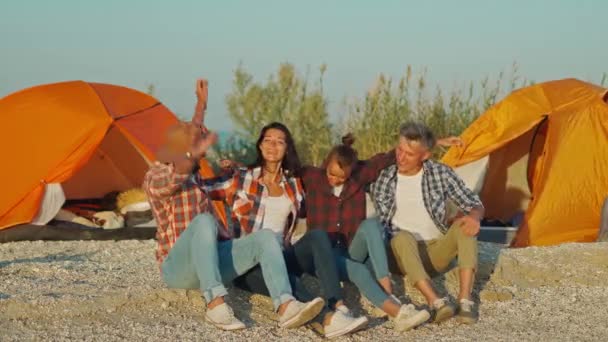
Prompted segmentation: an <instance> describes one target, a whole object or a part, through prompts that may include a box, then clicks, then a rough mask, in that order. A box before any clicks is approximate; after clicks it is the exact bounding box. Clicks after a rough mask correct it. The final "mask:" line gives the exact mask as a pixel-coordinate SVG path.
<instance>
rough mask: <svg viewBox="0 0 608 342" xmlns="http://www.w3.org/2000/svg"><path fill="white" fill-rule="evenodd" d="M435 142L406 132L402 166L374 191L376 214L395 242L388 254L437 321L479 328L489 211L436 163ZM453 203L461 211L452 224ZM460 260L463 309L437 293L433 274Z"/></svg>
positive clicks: (399, 158)
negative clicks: (478, 284)
mask: <svg viewBox="0 0 608 342" xmlns="http://www.w3.org/2000/svg"><path fill="white" fill-rule="evenodd" d="M435 143H436V140H435V136H434V134H433V132H432V131H431V130H430V129H429V128H428V127H427V126H425V125H424V124H421V123H416V122H408V123H406V124H404V125H402V126H401V129H400V134H399V141H398V143H397V148H396V165H392V166H389V167H388V168H386V169H384V170H383V171H382V172H381V173H380V175H379V177H378V179H377V181H376V182H375V183H374V184H372V186H371V194H372V198H373V199H374V203H375V206H376V211H377V212H378V215H379V217H380V219H381V220H382V222H383V224H384V226H385V228H386V230H387V233H388V236H389V238H390V248H389V251H388V254H389V256H390V257H391V258H393V259H394V261H395V262H396V264H397V266H398V268H399V271H400V272H401V273H402V274H407V276H408V280H409V281H410V282H411V283H412V284H413V285H414V286H415V287H416V288H417V289H418V290H419V291H420V292H421V293H422V294H423V295H424V297H425V298H426V300H427V302H428V304H429V307H430V308H431V309H432V311H433V321H435V322H441V321H444V320H446V319H449V318H451V317H452V316H454V315H455V314H456V310H457V311H458V315H457V319H458V320H459V321H460V322H462V323H469V324H471V323H474V322H476V320H477V317H476V314H475V313H474V310H473V306H474V303H473V302H472V301H471V292H472V287H473V280H474V276H475V270H476V268H477V238H476V236H477V234H478V233H479V228H480V227H479V226H480V224H479V222H480V220H481V219H482V217H483V212H484V208H483V205H482V203H481V201H480V200H479V197H478V196H477V195H475V194H474V193H473V192H472V191H471V190H469V189H468V188H467V187H466V186H465V184H464V182H463V181H462V180H461V179H460V178H459V177H458V176H457V175H456V173H455V172H454V171H453V170H452V169H451V168H450V167H448V166H446V165H444V164H441V163H439V162H437V161H434V160H432V159H431V155H432V153H431V150H432V149H433V147H435ZM448 201H451V202H452V203H453V204H455V205H456V206H457V207H458V209H459V210H460V214H459V217H457V218H456V219H455V220H453V221H452V222H448V218H447V215H446V212H447V210H446V208H447V205H448ZM456 257H458V267H459V269H460V293H459V296H458V308H455V307H454V306H453V305H452V304H450V301H449V299H448V298H447V297H445V298H441V297H439V296H438V295H437V293H436V292H435V290H434V289H433V287H432V285H431V282H430V277H429V273H431V274H437V273H439V272H445V271H446V270H447V269H448V267H449V265H450V263H451V262H452V260H453V259H454V258H456Z"/></svg>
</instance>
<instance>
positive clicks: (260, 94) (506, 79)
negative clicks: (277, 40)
mask: <svg viewBox="0 0 608 342" xmlns="http://www.w3.org/2000/svg"><path fill="white" fill-rule="evenodd" d="M325 71H326V66H325V65H322V66H320V67H319V69H318V70H317V71H316V72H315V73H314V74H313V73H311V71H310V69H307V70H306V72H305V73H304V75H301V74H299V73H298V72H297V70H296V69H295V67H294V66H293V65H291V64H288V63H285V64H281V65H280V66H279V68H278V70H277V71H276V72H275V73H273V74H271V75H270V77H269V78H268V79H267V80H266V81H263V82H259V81H255V80H254V79H253V76H252V75H251V74H249V73H248V72H247V71H246V70H245V68H244V67H243V66H242V65H240V66H239V67H238V68H237V69H236V70H235V73H234V81H233V89H232V91H231V93H230V94H228V96H227V97H226V103H227V106H228V112H229V114H230V117H231V119H232V120H233V122H234V124H235V126H236V129H237V135H238V139H235V140H233V141H232V142H230V143H228V144H225V146H220V148H218V155H219V156H222V157H227V158H232V159H237V160H241V161H250V160H252V159H253V155H254V154H255V148H253V147H252V144H253V143H254V142H255V141H256V139H257V135H258V134H259V132H260V130H261V128H262V127H263V126H264V125H266V124H268V123H270V122H272V121H280V122H283V123H285V124H286V125H287V126H288V127H289V128H290V130H291V131H292V133H293V135H294V139H295V141H296V148H297V150H298V154H299V156H300V158H301V159H302V160H303V161H304V162H305V163H309V164H313V165H319V164H321V163H322V161H323V160H324V158H325V156H326V154H327V152H328V151H329V150H330V149H331V147H332V145H333V144H334V143H336V142H337V141H339V137H340V136H341V135H343V134H345V133H347V132H351V133H353V134H354V135H355V137H356V143H355V147H356V148H357V150H358V151H359V157H360V158H368V157H370V156H372V155H373V154H375V153H378V152H381V151H385V150H387V149H389V148H391V147H392V146H394V144H395V141H396V137H397V135H398V128H399V126H400V124H402V123H403V122H405V121H407V120H418V121H423V122H425V123H426V124H427V125H428V126H429V127H431V128H432V129H433V131H434V132H435V133H436V135H437V136H438V137H445V136H450V135H460V134H461V133H462V131H463V130H464V129H465V128H466V127H468V126H469V125H470V124H471V122H472V121H474V120H475V119H476V118H477V117H479V116H480V115H481V114H482V113H484V112H485V111H486V110H487V109H488V108H489V107H490V106H492V105H493V104H495V103H496V102H497V101H499V100H500V99H502V98H503V97H504V96H505V95H507V94H509V93H510V92H511V91H513V90H514V89H516V88H520V87H523V86H527V85H530V84H532V83H533V82H531V81H528V80H527V79H525V78H522V77H521V76H520V75H519V69H518V66H517V64H515V63H514V64H513V65H512V66H511V68H510V69H509V70H508V71H507V72H499V73H498V74H497V75H495V76H492V77H490V76H487V77H485V78H483V79H482V80H480V81H469V82H466V83H463V84H460V85H458V86H457V87H455V88H454V89H451V90H449V91H446V90H444V89H442V88H441V87H439V86H437V85H433V84H432V82H430V77H429V72H428V70H427V69H423V70H420V71H418V72H416V71H415V70H413V68H412V67H411V66H408V67H407V68H406V70H405V72H404V74H403V75H402V76H401V77H399V78H397V79H392V78H391V77H388V76H386V75H384V74H380V75H379V76H378V78H377V79H376V82H375V83H374V84H373V86H372V87H371V89H370V90H369V91H368V92H367V93H365V94H363V96H362V97H360V98H355V99H354V100H350V101H345V102H344V104H345V107H344V108H345V109H346V110H345V114H344V115H343V116H342V117H340V118H338V119H337V120H336V121H334V122H332V121H330V118H329V115H328V108H327V107H328V105H327V104H328V99H327V96H326V94H325V93H324V91H323V77H324V74H325ZM311 78H312V80H311ZM607 82H608V74H606V73H604V74H603V76H602V79H601V84H602V85H604V84H606V83H607ZM443 152H444V151H442V150H438V151H436V156H437V157H439V156H440V155H441V154H442V153H443Z"/></svg>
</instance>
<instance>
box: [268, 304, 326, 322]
mask: <svg viewBox="0 0 608 342" xmlns="http://www.w3.org/2000/svg"><path fill="white" fill-rule="evenodd" d="M324 306H325V301H323V299H321V298H319V297H317V298H315V299H313V300H311V301H310V302H306V303H302V302H299V301H297V300H292V301H291V302H289V304H287V309H286V310H285V312H284V313H283V314H282V315H281V317H280V318H279V326H280V327H281V328H297V327H299V326H302V325H304V324H306V323H308V322H309V321H310V320H312V319H313V318H315V317H317V315H318V314H319V313H320V312H321V310H323V307H324Z"/></svg>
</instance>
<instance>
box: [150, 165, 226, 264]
mask: <svg viewBox="0 0 608 342" xmlns="http://www.w3.org/2000/svg"><path fill="white" fill-rule="evenodd" d="M195 178H196V176H194V175H192V174H179V173H177V172H176V171H175V167H174V166H173V165H168V164H161V163H159V162H155V163H154V164H153V165H152V166H151V167H150V169H149V170H148V172H147V173H146V175H145V176H144V182H143V189H144V191H145V192H146V194H147V196H148V201H150V206H151V207H152V213H153V215H154V218H155V219H156V224H157V229H156V241H157V249H156V260H157V261H158V262H159V264H161V263H162V262H163V260H164V259H165V257H166V256H167V255H168V254H169V251H170V250H171V248H172V247H173V245H174V244H175V241H177V238H178V237H179V235H180V234H181V233H182V232H183V231H184V230H186V228H188V225H189V224H190V222H191V221H192V219H194V217H195V216H196V215H198V214H200V213H203V212H210V211H212V209H211V204H210V202H209V200H208V198H207V196H205V195H204V194H203V192H201V191H200V189H199V188H198V187H197V185H196V183H195V182H194V180H195ZM220 236H221V237H224V238H227V237H228V235H227V232H225V231H221V230H220Z"/></svg>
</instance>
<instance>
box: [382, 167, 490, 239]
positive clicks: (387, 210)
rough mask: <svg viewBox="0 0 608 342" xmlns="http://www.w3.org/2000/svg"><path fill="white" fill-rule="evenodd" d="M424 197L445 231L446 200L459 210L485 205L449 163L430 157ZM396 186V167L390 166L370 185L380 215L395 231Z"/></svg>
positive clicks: (424, 180)
mask: <svg viewBox="0 0 608 342" xmlns="http://www.w3.org/2000/svg"><path fill="white" fill-rule="evenodd" d="M422 169H423V175H422V199H423V201H424V206H425V207H426V210H427V211H428V213H429V215H430V216H431V219H432V220H433V222H434V223H435V225H436V226H437V228H439V230H440V231H441V232H442V233H444V234H445V233H446V232H447V230H448V229H449V227H448V223H447V217H446V211H447V210H446V203H447V200H448V199H449V200H451V201H452V202H453V203H454V204H455V205H456V206H457V207H458V208H459V209H460V210H462V211H463V212H464V213H465V214H468V213H469V212H470V211H471V210H472V209H473V208H476V207H483V204H482V203H481V201H480V200H479V197H478V196H477V195H475V194H474V193H473V191H471V190H470V189H469V188H467V187H466V185H465V184H464V182H463V181H462V179H460V177H458V175H456V173H455V172H454V170H452V169H451V168H450V167H449V166H447V165H445V164H442V163H439V162H436V161H433V160H427V161H425V162H424V163H423V165H422ZM396 189H397V166H396V165H391V166H389V167H387V168H386V169H384V170H382V172H380V176H378V179H377V180H376V182H374V183H373V184H372V185H371V195H372V198H373V200H374V205H375V207H376V211H377V212H378V216H379V217H380V219H381V220H382V222H383V223H384V225H385V227H386V228H387V232H388V233H389V234H392V233H394V232H395V231H396V227H393V225H392V222H391V221H392V218H393V216H394V215H395V211H396V210H397V204H396V199H395V192H396Z"/></svg>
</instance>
